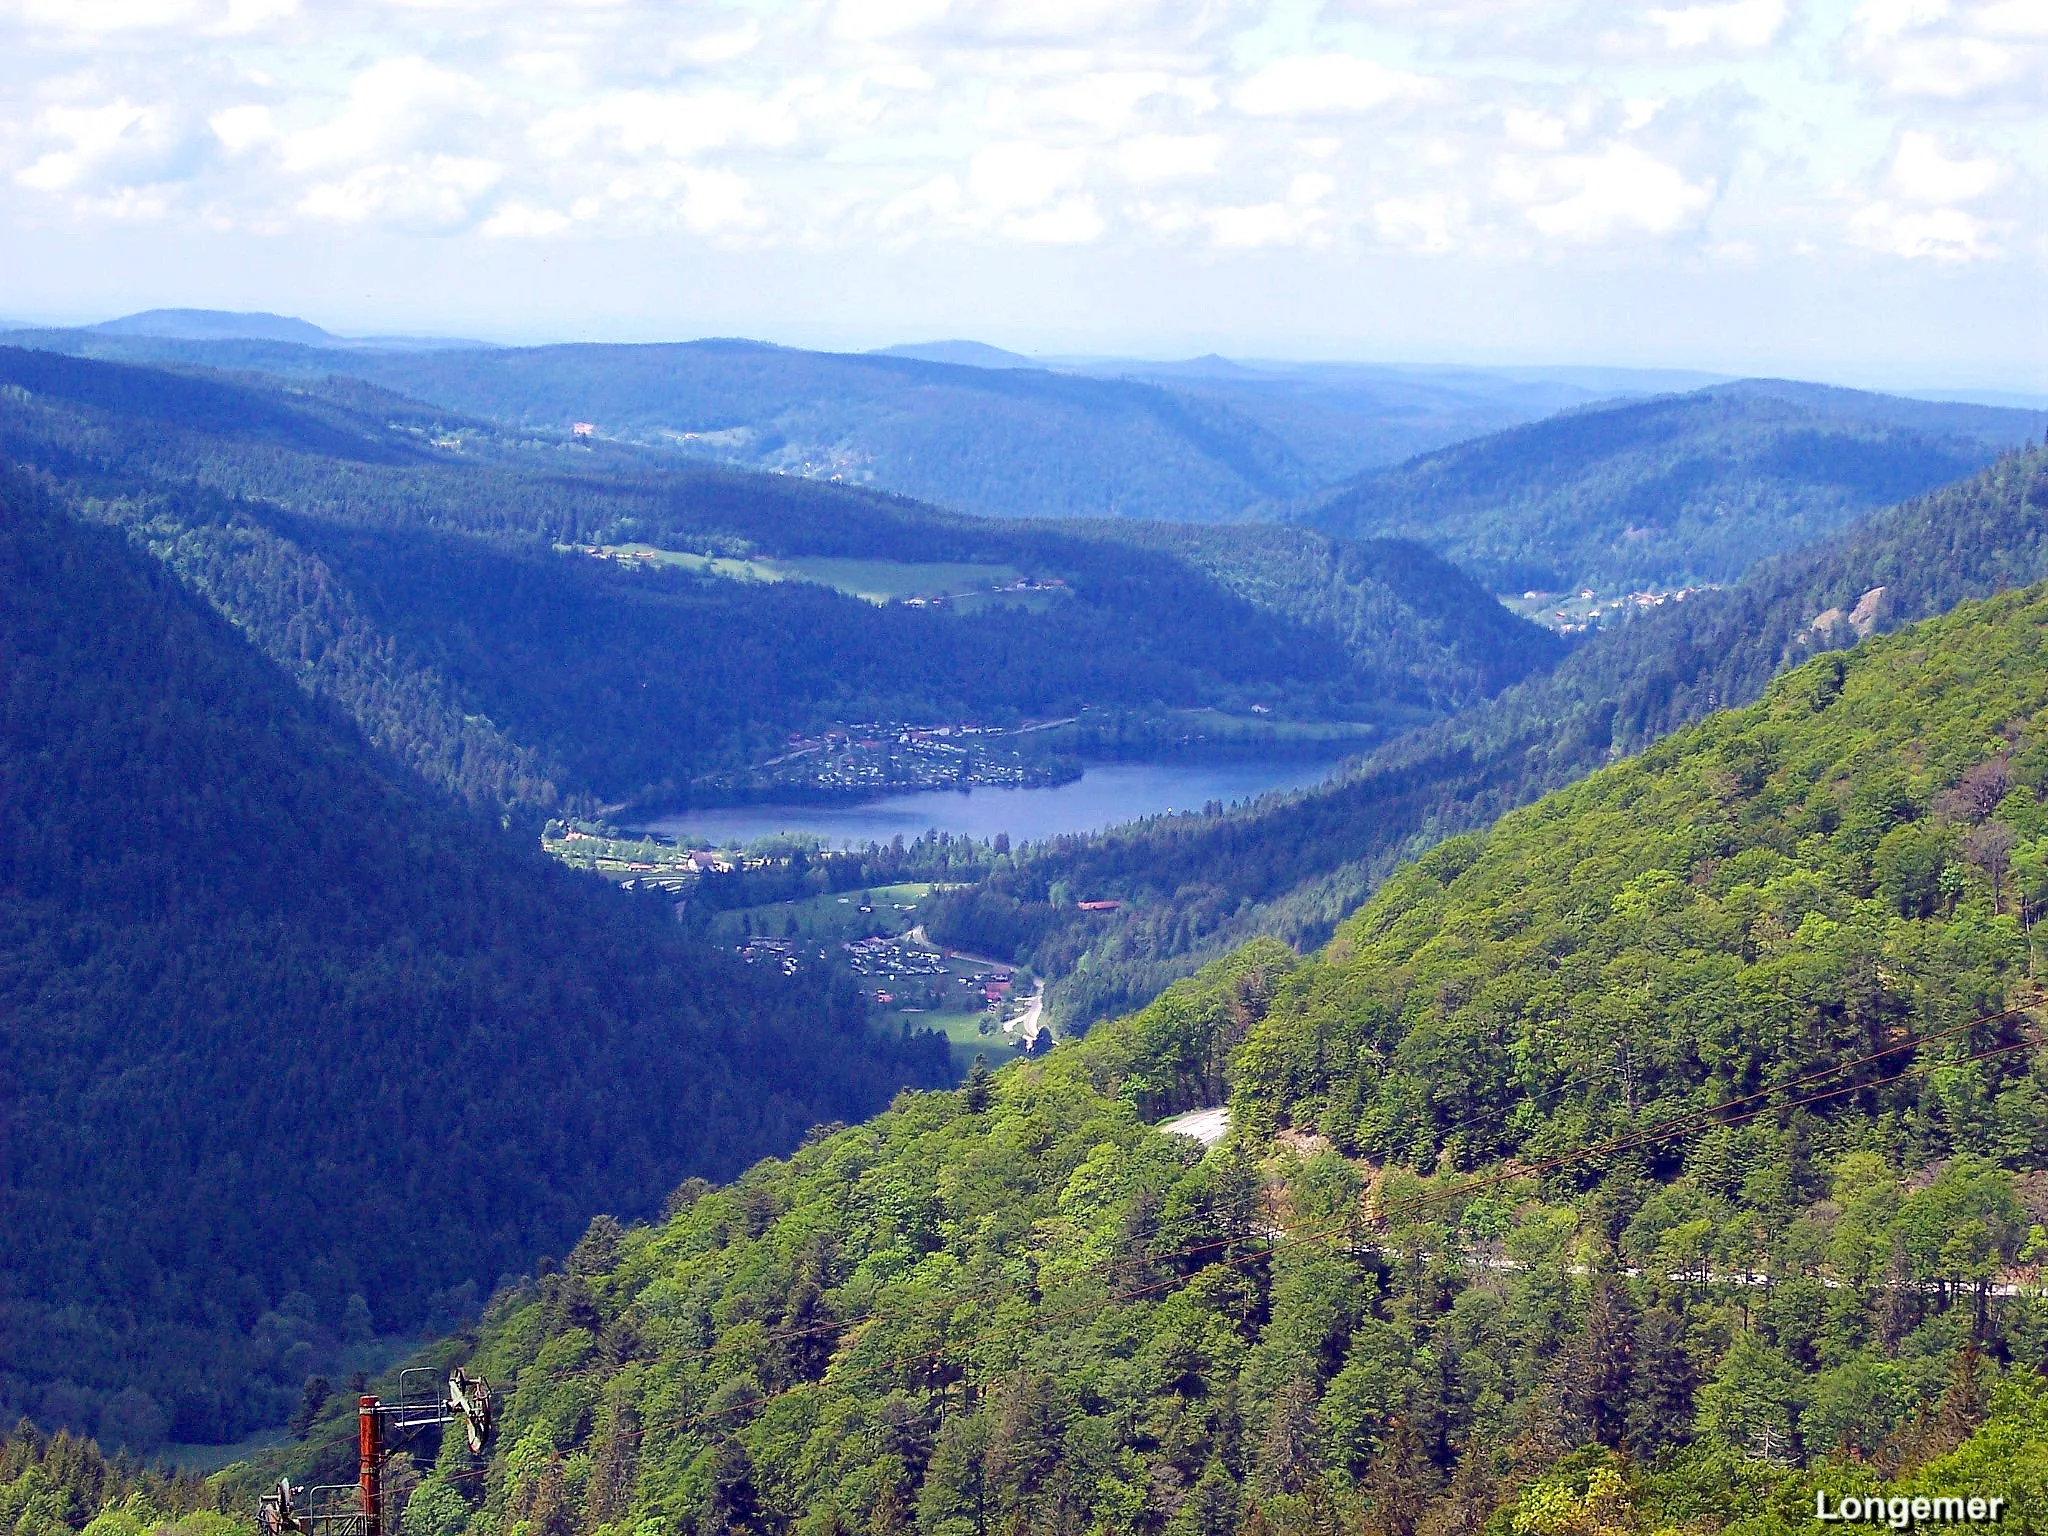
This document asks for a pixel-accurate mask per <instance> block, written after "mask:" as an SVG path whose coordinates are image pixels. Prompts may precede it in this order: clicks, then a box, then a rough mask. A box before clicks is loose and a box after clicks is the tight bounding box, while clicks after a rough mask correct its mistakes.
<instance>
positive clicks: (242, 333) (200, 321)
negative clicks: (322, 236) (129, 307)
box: [91, 309, 340, 347]
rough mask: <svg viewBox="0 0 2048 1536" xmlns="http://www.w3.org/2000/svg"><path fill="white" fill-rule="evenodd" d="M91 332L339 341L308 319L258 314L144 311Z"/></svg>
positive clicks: (317, 343) (182, 338)
mask: <svg viewBox="0 0 2048 1536" xmlns="http://www.w3.org/2000/svg"><path fill="white" fill-rule="evenodd" d="M91 329H93V330H95V331H97V332H99V333H100V334H101V335H103V336H146V337H153V338H156V339H159V340H172V341H289V342H296V343H298V344H299V345H301V346H307V347H325V346H333V345H335V344H336V343H337V342H338V341H339V340H340V338H339V337H336V336H334V335H333V334H332V333H330V332H328V331H323V330H322V329H321V328H320V327H319V326H317V325H314V324H313V323H312V322H310V321H307V320H295V319H293V318H291V317H290V316H288V315H272V314H266V313H263V312H261V311H255V312H251V313H247V314H243V313H236V312H232V311H228V310H221V309H145V310H143V311H142V312H141V313H140V314H134V315H123V316H122V317H121V318H120V319H118V320H103V321H101V322H100V323H99V324H98V325H95V326H93V327H92V328H91Z"/></svg>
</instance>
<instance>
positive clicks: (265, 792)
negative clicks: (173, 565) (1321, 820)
mask: <svg viewBox="0 0 2048 1536" xmlns="http://www.w3.org/2000/svg"><path fill="white" fill-rule="evenodd" d="M0 1020H4V1027H0V1230H4V1231H5V1233H6V1239H7V1240H6V1242H5V1244H4V1245H0V1407H4V1408H5V1409H6V1410H7V1419H8V1420H11V1418H12V1417H13V1416H14V1415H15V1414H16V1413H19V1412H23V1411H26V1412H30V1413H32V1414H33V1415H34V1416H35V1417H36V1418H37V1419H38V1420H39V1421H40V1422H42V1423H44V1424H45V1425H46V1426H56V1425H69V1426H71V1427H72V1428H74V1429H77V1430H80V1431H93V1430H96V1431H97V1432H98V1433H99V1434H100V1435H101V1437H102V1438H103V1439H104V1440H105V1441H106V1442H107V1443H108V1444H109V1445H121V1444H125V1445H127V1446H129V1447H130V1448H131V1449H133V1450H135V1451H138V1452H142V1451H147V1450H150V1449H153V1448H154V1446H155V1445H157V1444H159V1443H161V1442H162V1441H163V1440H164V1439H165V1438H166V1437H168V1438H171V1439H176V1440H185V1441H191V1440H201V1441H216V1442H218V1441H225V1440H233V1439H235V1438H238V1437H239V1436H240V1435H241V1434H243V1433H246V1432H247V1431H248V1430H249V1429H250V1428H252V1427H255V1426H260V1425H265V1424H272V1423H276V1422H279V1421H281V1420H282V1419H283V1418H284V1416H285V1414H286V1413H287V1412H288V1411H289V1410H290V1408H291V1406H292V1405H293V1403H294V1402H296V1401H297V1399H298V1395H299V1392H300V1389H301V1385H302V1383H303V1381H304V1379H305V1377H306V1375H307V1374H308V1371H309V1369H311V1368H312V1365H313V1363H314V1362H315V1361H317V1360H319V1359H321V1358H323V1357H332V1356H334V1355H335V1354H336V1353H337V1351H338V1350H339V1349H341V1348H342V1347H343V1346H344V1345H347V1346H354V1345H361V1344H367V1343H368V1342H369V1339H368V1336H369V1335H370V1334H371V1333H372V1332H373V1331H375V1332H380V1333H382V1334H385V1335H387V1336H388V1335H392V1334H399V1333H410V1332H415V1331H417V1330H419V1329H421V1328H422V1327H424V1326H427V1325H428V1324H429V1322H430V1321H431V1322H432V1323H433V1325H434V1326H437V1327H446V1326H449V1325H450V1324H451V1323H452V1322H453V1321H455V1320H456V1319H458V1318H460V1317H461V1316H462V1315H463V1314H464V1313H465V1312H466V1311H471V1310H473V1303H474V1300H475V1298H476V1297H477V1295H478V1293H479V1291H480V1289H483V1288H487V1287H489V1286H490V1285H491V1284H492V1283H494V1282H495V1280H496V1279H497V1278H498V1277H499V1276H501V1275H503V1274H505V1273H507V1272H513V1271H517V1270H519V1269H521V1268H524V1267H525V1266H526V1265H528V1264H530V1263H531V1262H532V1258H533V1255H534V1254H536V1253H537V1252H540V1251H542V1250H544V1249H546V1248H549V1247H555V1248H557V1249H559V1247H560V1246H562V1245H564V1244H566V1243H567V1242H568V1241H570V1240H571V1239H573V1237H574V1236H575V1234H576V1233H577V1232H578V1231H580V1230H581V1229H582V1227H583V1225H584V1223H585V1222H586V1221H587V1220H588V1218H589V1215H590V1213H591V1212H592V1211H593V1210H598V1209H618V1210H633V1209H639V1210H648V1209H652V1208H653V1207H654V1206H656V1205H657V1204H658V1202H659V1200H660V1198H661V1196H662V1193H663V1192H664V1191H665V1190H667V1189H668V1188H670V1187H672V1186H673V1185H674V1183H675V1182H676V1181H677V1179H678V1178H680V1177H682V1176H684V1175H686V1174H689V1173H691V1172H701V1173H713V1174H729V1173H731V1172H734V1171H737V1170H738V1169H739V1168H741V1167H743V1166H744V1165H745V1164H746V1163H747V1162H748V1161H750V1160H751V1159H752V1158H754V1157H756V1156H759V1155H761V1154H763V1153H766V1152H770V1151H773V1150H776V1149H778V1148H781V1147H786V1146H788V1145H790V1144H792V1143H794V1142H795V1140H796V1139H797V1138H798V1137H799V1136H800V1135H801V1134H802V1132H803V1131H804V1129H805V1128H806V1127H808V1126H810V1125H812V1124H814V1123H815V1122H817V1121H819V1120H821V1119H829V1118H832V1117H835V1116H855V1115H859V1114H862V1113H865V1112H867V1111H868V1110H871V1109H872V1108H874V1107H876V1106H877V1105H879V1104H881V1103H883V1102H885V1101H886V1100H887V1099H888V1097H889V1095H890V1094H891V1093H893V1092H894V1091H895V1090H896V1089H897V1087H899V1086H900V1085H901V1084H903V1083H906V1082H912V1083H934V1082H938V1081H942V1080H943V1079H944V1078H945V1077H946V1075H947V1062H946V1057H945V1052H944V1047H943V1045H942V1044H941V1043H939V1042H937V1041H936V1040H930V1039H914V1040H913V1039H907V1038H906V1039H902V1040H897V1039H893V1038H890V1039H878V1038H875V1037H873V1036H872V1035H870V1033H869V1032H868V1029H867V1015H866V1010H865V1008H864V1007H863V1006H862V1005H861V1003H860V1000H859V999H858V998H857V997H854V996H852V995H851V994H850V992H848V991H844V990H841V989H839V988H837V987H835V986H833V985H830V984H828V983H826V982H824V981H822V980H821V981H818V982H816V983H813V984H810V985H807V986H805V987H803V988H800V989H799V988H791V987H787V986H784V985H781V984H780V978H776V979H775V980H774V981H772V982H771V981H769V980H767V979H765V978H760V977H757V976H755V975H753V974H752V973H750V972H748V971H746V970H745V968H744V967H742V966H740V965H739V964H738V963H737V962H736V961H733V960H732V959H730V958H729V957H725V956H721V955H717V954H714V953H712V952H710V951H709V950H708V949H705V948H702V947H700V946H699V945H697V944H695V943H693V942H691V941H690V940H689V939H688V937H687V936H686V935H685V934H684V933H683V932H682V931H681V930H680V929H679V928H678V926H677V924H676V923H675V922H674V920H673V913H672V912H671V911H670V910H669V908H668V907H667V906H666V905H665V904H663V903H658V902H647V903H642V902H638V901H636V900H634V899H632V898H630V897H627V896H625V895H623V894H621V893H619V892H617V891H616V890H614V889H612V888H610V887H607V886H604V885H602V884H601V883H599V882H596V881H593V880H589V879H587V878H585V877H579V876H574V875H571V874H569V873H568V872H567V871H565V870H562V869H561V868H560V867H559V866H557V865H556V864H554V863H553V862H552V861H550V860H547V859H545V858H543V857H542V856H541V855H540V853H539V852H538V851H537V850H536V849H534V848H533V847H532V845H531V843H530V841H529V840H528V839H526V838H524V837H517V836H514V835H511V834H506V833H501V832H500V830H499V829H498V827H497V825H496V823H495V821H484V820H481V819H471V818H469V817H465V816H461V815H457V814H456V813H454V812H453V811H451V810H450V809H449V808H448V806H447V805H446V803H445V802H444V801H443V800H442V799H441V798H440V797H439V796H437V795H435V794H434V793H432V792H430V791H429V790H427V789H426V788H425V787H424V786H422V785H420V784H419V783H418V782H417V781H416V780H414V779H412V778H411V777H410V776H408V775H407V774H405V773H403V772H402V771H400V770H398V769H396V768H394V767H391V766H389V765H388V764H387V763H385V762H384V761H383V760H381V759H380V758H379V757H378V755H377V754H375V753H374V752H373V751H371V750H370V749H369V748H368V746H367V745H366V743H365V742H364V741H363V740H362V738H361V737H360V736H359V735H358V734H357V733H356V731H355V730H354V728H353V727H352V726H351V724H350V723H349V722H348V721H347V720H345V719H344V718H342V717H340V716H339V715H338V713H336V712H335V711H333V710H331V709H329V708H328V707H326V706H323V705H321V704H319V703H318V702H317V701H314V700H310V699H308V698H307V697H306V696H305V694H304V693H303V692H302V691H301V690H300V689H298V688H297V687H295V686H294V685H293V684H292V682H291V681H290V680H289V679H288V678H287V677H286V676H284V675H283V674H282V673H281V672H280V671H278V670H277V669H276V668H274V667H273V666H272V665H270V664H269V663H268V662H266V661H265V660H264V659H263V658H262V657H261V656H259V655H258V654H256V653H255V652H254V651H253V650H251V649H250V648H249V647H248V646H247V644H246V643H245V642H244V641H243V640H242V639H241V638H240V637H239V636H238V635H237V634H236V633H235V632H234V631H233V630H232V629H231V628H229V627H228V626H227V625H226V624H225V623H224V622H223V621H222V620H221V619H220V618H219V617H218V615H216V614H215V613H213V612H212V611H210V610H209V609H208V608H206V607H205V606H204V605H203V604H202V603H200V602H199V601H197V600H196V599H195V598H193V597H192V596H191V595H189V594H188V593H186V592H185V591H183V590H182V589H181V588H180V586H179V584H178V583H177V582H176V581H175V580H174V579H173V578H172V576H171V575H170V574H169V573H168V572H167V571H166V570H164V568H163V567H162V566H160V565H158V564H157V563H156V562H154V561H151V560H149V559H148V558H146V557H144V556H141V555H139V554H137V553H136V552H135V551H134V550H133V549H132V548H131V547H130V546H129V544H128V543H127V541H126V540H125V539H123V538H122V537H121V536H119V535H118V534H115V533H113V532H110V531H107V530H104V529H96V528H92V527H88V526H84V525H81V524H79V523H77V522H75V521H73V520H71V519H70V518H68V517H67V516H65V515H64V514H63V513H61V512H59V511H58V510H56V509H55V508H53V507H52V506H51V505H50V503H49V501H48V499H47V498H46V497H44V496H43V495H41V494H40V493H39V492H37V491H36V490H35V489H34V488H32V487H29V486H26V485H24V484H23V483H21V482H20V481H19V480H17V479H14V478H12V477H9V478H8V479H6V480H4V481H0ZM6 1421H7V1420H0V1422H6Z"/></svg>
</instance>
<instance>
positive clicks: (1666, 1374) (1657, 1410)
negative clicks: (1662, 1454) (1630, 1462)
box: [1623, 1307, 1695, 1459]
mask: <svg viewBox="0 0 2048 1536" xmlns="http://www.w3.org/2000/svg"><path fill="white" fill-rule="evenodd" d="M1630 1364H1631V1366H1632V1369H1631V1372H1630V1377H1629V1395H1628V1411H1627V1418H1626V1422H1625V1425H1624V1433H1623V1443H1624V1444H1625V1445H1626V1446H1627V1448H1628V1452H1629V1454H1630V1455H1632V1456H1636V1457H1640V1458H1644V1459H1647V1458H1649V1457H1650V1456H1653V1455H1655V1454H1656V1452H1657V1451H1658V1450H1660V1449H1661V1448H1662V1447H1664V1446H1667V1445H1682V1444H1684V1442H1685V1441H1686V1440H1688V1439H1689V1438H1691V1427H1692V1400H1693V1388H1694V1385H1695V1381H1694V1372H1693V1363H1692V1356H1691V1354H1690V1353H1688V1352H1687V1350H1686V1347H1685V1319H1684V1318H1682V1317H1680V1316H1679V1315H1678V1313H1676V1312H1674V1311H1672V1310H1671V1309H1670V1308H1669V1307H1652V1308H1650V1309H1649V1310H1648V1311H1647V1312H1645V1313H1644V1314H1643V1315H1642V1318H1641V1320H1640V1321H1639V1322H1638V1323H1637V1324H1636V1337H1635V1349H1634V1351H1633V1357H1632V1359H1631V1362H1630Z"/></svg>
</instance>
